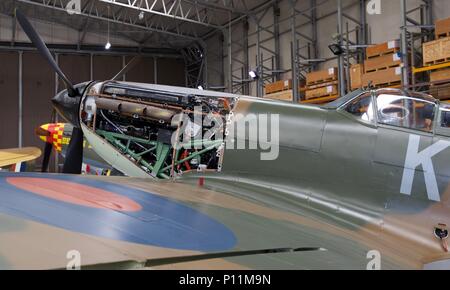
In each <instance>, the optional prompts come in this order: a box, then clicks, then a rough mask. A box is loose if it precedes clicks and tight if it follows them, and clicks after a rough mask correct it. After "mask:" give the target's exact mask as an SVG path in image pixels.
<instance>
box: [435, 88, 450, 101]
mask: <svg viewBox="0 0 450 290" xmlns="http://www.w3.org/2000/svg"><path fill="white" fill-rule="evenodd" d="M430 94H431V95H432V96H433V97H435V98H436V99H438V100H450V85H448V84H447V85H442V86H432V87H431V89H430Z"/></svg>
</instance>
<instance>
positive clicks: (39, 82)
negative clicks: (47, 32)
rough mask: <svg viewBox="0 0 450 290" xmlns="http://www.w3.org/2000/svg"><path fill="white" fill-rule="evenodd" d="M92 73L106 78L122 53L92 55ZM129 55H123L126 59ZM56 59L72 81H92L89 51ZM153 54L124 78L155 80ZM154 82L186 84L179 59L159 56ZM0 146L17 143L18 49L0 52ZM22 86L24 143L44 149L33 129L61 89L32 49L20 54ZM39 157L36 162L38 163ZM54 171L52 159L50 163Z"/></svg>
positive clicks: (119, 62)
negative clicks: (116, 54) (0, 109)
mask: <svg viewBox="0 0 450 290" xmlns="http://www.w3.org/2000/svg"><path fill="white" fill-rule="evenodd" d="M92 59H93V64H92V68H93V72H92V73H93V76H94V79H95V80H106V79H110V78H111V77H113V76H114V75H115V74H116V73H118V72H119V71H120V70H121V69H122V65H123V57H122V56H109V55H108V56H105V55H94V56H93V58H92ZM130 59H131V57H126V58H125V60H126V62H128V61H129V60H130ZM58 62H59V64H60V66H61V68H62V70H63V71H64V72H65V73H66V74H67V75H68V77H69V78H70V79H71V80H72V81H73V82H74V83H80V82H84V81H89V80H91V56H90V55H88V54H85V55H81V54H59V55H58ZM154 63H155V61H154V59H153V58H152V57H146V58H144V59H143V60H142V61H141V62H140V63H139V64H138V65H137V66H136V67H135V68H133V69H132V70H131V71H130V72H129V73H128V74H127V75H126V80H127V81H135V82H146V83H154V82H155V66H154ZM156 63H157V74H158V77H157V83H159V84H167V85H177V86H184V85H185V77H184V75H185V68H184V62H183V60H182V59H164V58H158V59H157V60H156ZM0 64H1V65H0V96H1V100H2V102H1V108H2V113H1V114H0V148H11V147H17V146H18V145H19V134H18V132H19V86H20V85H19V52H7V51H3V52H0ZM22 73H23V75H22V80H23V81H22V88H23V106H22V112H23V118H22V128H23V134H22V140H23V144H22V145H23V146H37V147H40V148H43V143H42V142H41V141H40V140H39V139H38V137H37V136H36V135H35V133H34V131H35V129H36V128H37V127H38V126H39V125H42V124H45V123H48V122H49V121H50V117H51V113H52V107H51V103H50V100H51V98H52V97H53V96H54V95H55V92H56V91H59V90H62V89H64V85H63V84H62V83H61V81H59V84H58V88H57V89H56V88H55V83H56V79H55V74H54V72H53V71H52V70H51V68H50V66H49V65H48V64H47V63H46V62H45V60H44V59H43V58H42V57H41V56H40V55H39V54H37V53H35V52H24V53H23V56H22ZM40 162H41V161H40V160H38V164H40ZM50 164H51V165H52V166H51V168H50V169H51V170H53V169H54V168H53V167H54V166H53V164H54V162H53V160H52V161H51V163H50Z"/></svg>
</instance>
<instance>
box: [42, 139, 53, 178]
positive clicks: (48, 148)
mask: <svg viewBox="0 0 450 290" xmlns="http://www.w3.org/2000/svg"><path fill="white" fill-rule="evenodd" d="M52 150H53V144H52V143H48V142H46V143H45V147H44V159H43V160H42V169H41V172H47V171H48V165H49V163H50V156H51V155H52Z"/></svg>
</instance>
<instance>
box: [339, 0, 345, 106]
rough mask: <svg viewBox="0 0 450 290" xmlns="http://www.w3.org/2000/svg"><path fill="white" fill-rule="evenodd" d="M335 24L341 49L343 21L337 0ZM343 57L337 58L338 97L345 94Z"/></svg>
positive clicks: (342, 55)
mask: <svg viewBox="0 0 450 290" xmlns="http://www.w3.org/2000/svg"><path fill="white" fill-rule="evenodd" d="M337 5H338V8H337V22H338V34H339V40H338V45H340V46H341V47H342V45H343V44H344V35H343V33H344V20H343V13H342V0H337ZM344 63H345V55H344V54H341V55H339V57H338V70H339V71H338V78H339V95H340V96H341V97H342V96H345V94H346V83H345V67H344Z"/></svg>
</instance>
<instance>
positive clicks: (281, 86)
mask: <svg viewBox="0 0 450 290" xmlns="http://www.w3.org/2000/svg"><path fill="white" fill-rule="evenodd" d="M285 90H292V80H284V81H277V82H274V83H270V84H266V86H265V91H266V94H272V93H276V92H281V91H285Z"/></svg>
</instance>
